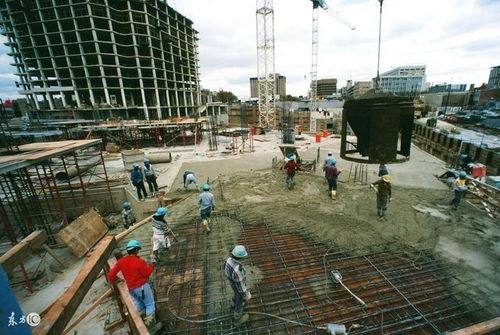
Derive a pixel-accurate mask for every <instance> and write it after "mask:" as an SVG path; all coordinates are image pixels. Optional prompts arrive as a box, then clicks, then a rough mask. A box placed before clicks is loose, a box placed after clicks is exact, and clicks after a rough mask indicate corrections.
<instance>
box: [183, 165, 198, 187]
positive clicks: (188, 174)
mask: <svg viewBox="0 0 500 335" xmlns="http://www.w3.org/2000/svg"><path fill="white" fill-rule="evenodd" d="M182 180H183V185H184V189H185V190H186V191H187V189H188V186H189V185H190V184H191V183H194V186H195V187H196V190H198V182H197V181H196V177H195V176H194V173H193V172H192V171H189V170H186V171H184V175H183V178H182Z"/></svg>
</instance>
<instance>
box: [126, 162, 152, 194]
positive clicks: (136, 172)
mask: <svg viewBox="0 0 500 335" xmlns="http://www.w3.org/2000/svg"><path fill="white" fill-rule="evenodd" d="M132 168H133V170H132V173H131V174H130V180H131V181H132V185H134V186H135V188H136V189H137V197H138V198H139V200H143V199H142V195H141V192H142V194H144V200H146V198H147V196H148V194H147V193H146V187H144V175H143V174H142V171H141V169H140V166H139V164H137V163H134V164H132Z"/></svg>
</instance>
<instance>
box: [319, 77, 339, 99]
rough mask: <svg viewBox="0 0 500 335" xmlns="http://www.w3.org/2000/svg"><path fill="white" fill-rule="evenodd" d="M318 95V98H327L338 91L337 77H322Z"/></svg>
mask: <svg viewBox="0 0 500 335" xmlns="http://www.w3.org/2000/svg"><path fill="white" fill-rule="evenodd" d="M317 86H318V87H317V91H316V92H317V93H316V94H317V96H318V99H323V98H326V97H327V96H329V95H332V94H335V93H337V79H335V78H329V79H320V80H318V84H317Z"/></svg>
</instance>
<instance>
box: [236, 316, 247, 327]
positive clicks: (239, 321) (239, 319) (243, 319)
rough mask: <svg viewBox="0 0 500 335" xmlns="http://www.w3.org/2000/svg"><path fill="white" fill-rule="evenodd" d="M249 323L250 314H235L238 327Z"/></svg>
mask: <svg viewBox="0 0 500 335" xmlns="http://www.w3.org/2000/svg"><path fill="white" fill-rule="evenodd" d="M247 321H248V314H246V313H245V314H242V313H239V314H234V324H235V325H236V326H239V325H241V324H243V323H245V322H247Z"/></svg>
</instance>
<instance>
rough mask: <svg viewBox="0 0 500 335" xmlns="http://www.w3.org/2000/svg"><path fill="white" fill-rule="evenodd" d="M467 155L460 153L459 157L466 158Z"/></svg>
mask: <svg viewBox="0 0 500 335" xmlns="http://www.w3.org/2000/svg"><path fill="white" fill-rule="evenodd" d="M467 156H468V155H467V154H461V155H460V158H467Z"/></svg>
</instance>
